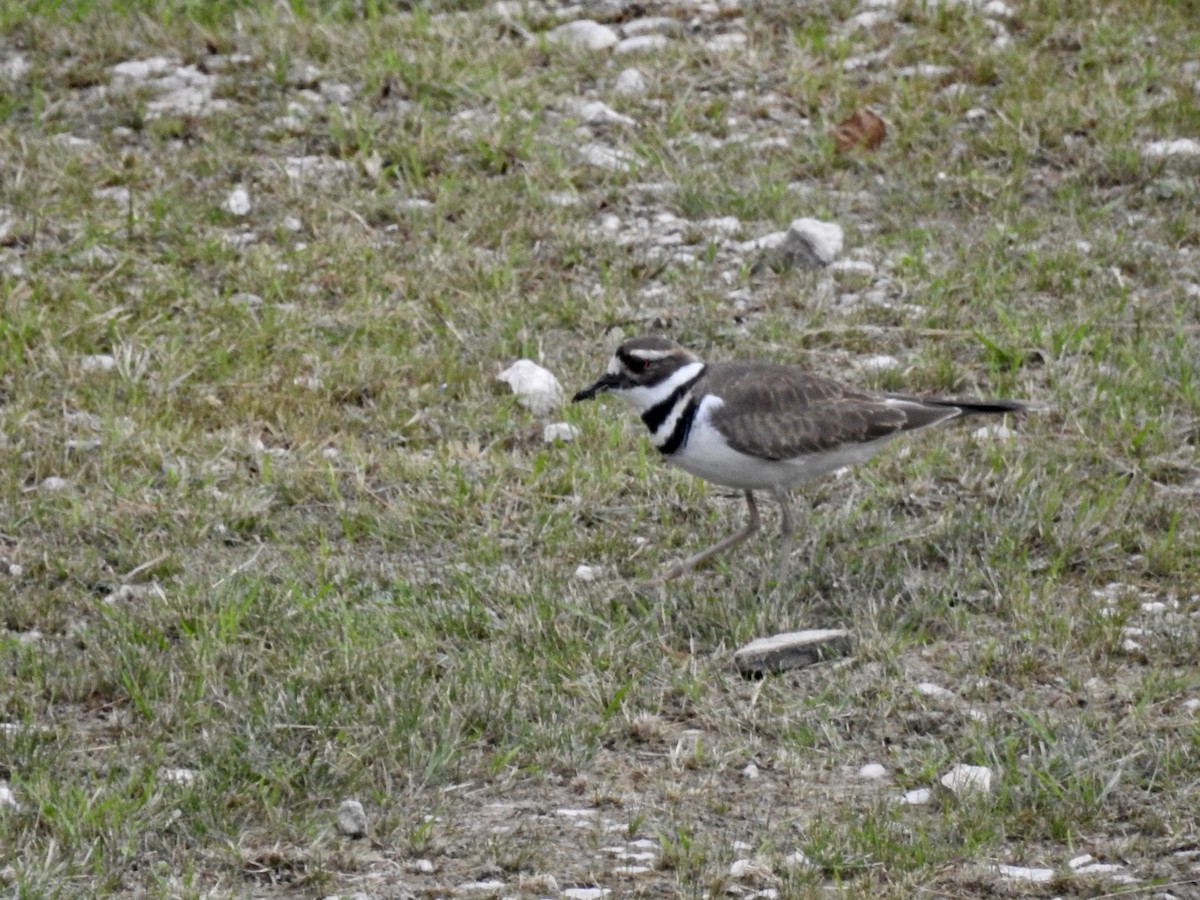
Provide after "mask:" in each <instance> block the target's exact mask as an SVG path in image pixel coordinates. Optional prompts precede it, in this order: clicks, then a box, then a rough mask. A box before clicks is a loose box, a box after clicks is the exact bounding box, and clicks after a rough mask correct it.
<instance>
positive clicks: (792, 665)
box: [733, 628, 854, 678]
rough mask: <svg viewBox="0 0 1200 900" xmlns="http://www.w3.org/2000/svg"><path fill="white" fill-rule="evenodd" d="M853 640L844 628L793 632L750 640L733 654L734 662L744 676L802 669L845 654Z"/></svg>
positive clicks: (757, 675)
mask: <svg viewBox="0 0 1200 900" xmlns="http://www.w3.org/2000/svg"><path fill="white" fill-rule="evenodd" d="M853 643H854V642H853V638H852V637H851V635H850V632H849V631H846V630H845V629H842V628H818V629H811V630H808V631H790V632H787V633H785V634H776V635H773V636H771V637H765V638H758V639H757V640H754V641H751V642H750V643H749V644H747V645H746V646H744V647H742V648H741V649H739V650H738V651H737V652H735V653H734V654H733V661H734V663H735V664H736V665H737V667H738V671H739V672H741V673H742V676H743V677H745V678H761V677H762V676H763V675H766V674H767V673H768V672H786V671H788V670H789V669H802V668H804V667H805V666H812V665H816V664H817V663H819V662H822V661H824V660H827V659H833V658H834V657H837V656H845V655H847V654H848V653H850V651H851V649H852V647H853Z"/></svg>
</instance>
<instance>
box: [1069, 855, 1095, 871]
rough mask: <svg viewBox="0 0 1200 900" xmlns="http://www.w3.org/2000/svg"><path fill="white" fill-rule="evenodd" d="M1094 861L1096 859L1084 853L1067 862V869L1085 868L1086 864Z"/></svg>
mask: <svg viewBox="0 0 1200 900" xmlns="http://www.w3.org/2000/svg"><path fill="white" fill-rule="evenodd" d="M1095 861H1096V857H1094V856H1092V854H1090V853H1085V854H1083V855H1082V856H1075V857H1072V858H1071V859H1068V860H1067V868H1068V869H1078V868H1079V867H1080V866H1086V865H1087V864H1088V863H1093V862H1095Z"/></svg>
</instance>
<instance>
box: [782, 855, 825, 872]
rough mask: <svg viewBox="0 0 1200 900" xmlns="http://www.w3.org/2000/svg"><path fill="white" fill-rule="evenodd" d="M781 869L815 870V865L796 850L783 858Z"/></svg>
mask: <svg viewBox="0 0 1200 900" xmlns="http://www.w3.org/2000/svg"><path fill="white" fill-rule="evenodd" d="M783 867H784V868H785V869H791V870H793V871H795V870H796V869H815V868H816V867H817V865H816V863H814V862H813V861H812V860H811V859H809V858H808V857H807V856H805V855H804V854H803V853H802V852H801V851H799V850H797V851H796V852H795V853H789V854H788V855H787V856H785V857H784V858H783Z"/></svg>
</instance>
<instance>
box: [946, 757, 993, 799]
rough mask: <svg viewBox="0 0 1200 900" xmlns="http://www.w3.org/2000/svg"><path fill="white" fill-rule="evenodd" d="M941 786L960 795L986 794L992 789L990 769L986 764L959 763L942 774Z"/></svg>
mask: <svg viewBox="0 0 1200 900" xmlns="http://www.w3.org/2000/svg"><path fill="white" fill-rule="evenodd" d="M941 780H942V786H943V787H945V788H947V789H949V790H950V791H952V792H953V793H955V794H957V795H958V796H960V797H964V796H966V795H968V794H986V793H988V791H990V790H991V789H992V770H991V769H989V768H988V767H987V766H968V765H964V764H961V763H960V764H959V765H957V766H954V768H952V769H951V770H950V771H949V772H947V773H946V774H945V775H943V776H942V779H941Z"/></svg>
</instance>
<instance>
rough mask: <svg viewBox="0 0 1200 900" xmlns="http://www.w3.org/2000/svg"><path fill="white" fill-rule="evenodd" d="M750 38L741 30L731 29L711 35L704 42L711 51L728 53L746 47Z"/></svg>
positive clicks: (705, 46)
mask: <svg viewBox="0 0 1200 900" xmlns="http://www.w3.org/2000/svg"><path fill="white" fill-rule="evenodd" d="M748 41H749V38H747V37H746V35H744V34H742V33H741V32H740V31H730V32H727V33H725V34H718V35H714V36H713V37H710V38H709V39H708V40H707V41H705V42H704V49H706V50H707V51H708V52H709V53H728V52H729V51H731V50H740V49H741V48H742V47H745V46H746V44H747V42H748Z"/></svg>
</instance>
